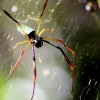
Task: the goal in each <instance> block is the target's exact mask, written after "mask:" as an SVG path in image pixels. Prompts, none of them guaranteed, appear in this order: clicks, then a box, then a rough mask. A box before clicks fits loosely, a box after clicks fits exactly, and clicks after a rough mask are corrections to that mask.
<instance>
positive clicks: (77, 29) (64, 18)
mask: <svg viewBox="0 0 100 100" xmlns="http://www.w3.org/2000/svg"><path fill="white" fill-rule="evenodd" d="M44 2H45V0H1V1H0V7H2V8H3V9H5V10H6V11H7V12H9V13H10V14H11V15H12V16H13V17H14V18H15V19H16V20H18V21H21V22H22V23H24V24H25V25H27V26H29V27H31V28H33V29H35V30H37V25H38V22H39V15H40V13H41V11H42V7H43V4H44ZM98 2H99V0H98ZM98 2H97V1H96V0H48V4H47V7H46V10H45V12H44V16H43V20H42V24H41V28H40V30H42V29H43V28H50V29H51V31H52V35H50V33H49V32H45V33H44V34H43V35H42V36H45V37H53V38H57V39H61V40H63V41H64V42H65V43H66V44H67V45H68V46H69V47H71V48H72V49H73V50H74V51H75V53H76V56H77V58H76V62H77V64H76V67H75V75H74V90H73V91H72V93H70V92H71V70H70V68H69V66H68V64H67V62H66V61H65V59H64V57H63V56H62V53H61V52H60V51H59V50H57V49H56V48H54V47H52V46H50V45H48V44H46V43H44V45H43V46H42V48H39V49H37V48H35V53H36V59H37V62H36V63H37V81H36V89H35V95H34V98H33V100H100V91H99V90H100V71H99V66H100V57H99V56H100V51H99V50H100V48H99V46H100V43H99V40H100V9H99V6H98V5H99V3H98ZM26 39H27V38H26V37H25V36H23V35H22V34H20V33H19V32H18V31H17V29H16V24H15V23H14V22H13V21H12V20H11V19H10V18H8V17H7V16H6V15H5V14H4V13H3V12H2V11H0V100H30V99H31V96H32V89H33V69H32V68H33V64H32V63H33V61H32V55H31V51H32V50H31V46H30V47H29V48H28V49H27V50H26V52H25V54H24V55H23V58H22V60H21V62H20V64H19V66H18V68H17V69H16V71H15V72H14V73H13V75H12V76H11V78H10V79H9V80H8V82H7V83H6V84H4V85H3V82H4V81H5V79H6V78H7V76H8V75H9V73H10V71H11V69H12V67H13V66H14V64H15V63H16V61H17V59H18V57H19V55H20V52H21V50H22V49H23V48H24V47H25V45H26V44H23V45H19V46H18V47H17V49H16V50H15V51H14V54H13V55H11V50H12V48H13V47H14V46H15V44H16V43H17V42H21V41H23V40H26ZM52 43H53V44H55V45H59V46H60V47H61V48H62V49H63V50H64V52H65V53H66V55H67V56H68V57H69V59H70V61H71V62H72V64H73V65H74V57H73V55H72V54H71V53H70V51H68V50H67V49H66V48H65V47H63V46H62V45H61V44H59V43H56V42H52Z"/></svg>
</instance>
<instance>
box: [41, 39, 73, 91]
mask: <svg viewBox="0 0 100 100" xmlns="http://www.w3.org/2000/svg"><path fill="white" fill-rule="evenodd" d="M42 41H43V42H46V43H48V44H50V45H52V46H53V47H55V48H57V49H59V50H60V51H61V53H62V54H63V56H64V57H65V59H66V61H67V63H68V65H69V66H70V69H71V71H72V80H71V82H72V91H73V84H74V66H73V65H72V63H71V62H70V60H69V58H68V57H67V56H66V54H65V53H64V51H63V50H62V48H60V47H59V46H56V45H54V44H52V43H50V42H49V41H46V40H42ZM72 91H71V92H72Z"/></svg>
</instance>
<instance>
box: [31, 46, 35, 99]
mask: <svg viewBox="0 0 100 100" xmlns="http://www.w3.org/2000/svg"><path fill="white" fill-rule="evenodd" d="M32 57H33V80H34V87H33V93H32V97H31V100H32V99H33V96H34V91H35V84H36V59H35V51H34V45H33V46H32Z"/></svg>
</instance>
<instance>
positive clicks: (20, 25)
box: [0, 7, 28, 38]
mask: <svg viewBox="0 0 100 100" xmlns="http://www.w3.org/2000/svg"><path fill="white" fill-rule="evenodd" d="M0 9H1V10H2V11H3V12H4V13H5V14H6V15H7V16H8V17H9V18H11V19H12V20H13V21H14V22H15V23H16V24H17V25H18V26H19V27H20V28H21V29H22V31H23V33H24V34H25V36H26V37H27V38H28V35H27V34H26V33H25V31H24V30H23V28H22V26H21V25H20V23H19V22H18V21H17V20H15V19H14V18H13V17H12V16H11V15H10V14H9V13H8V12H7V11H6V10H4V9H3V8H1V7H0Z"/></svg>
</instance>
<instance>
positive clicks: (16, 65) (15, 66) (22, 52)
mask: <svg viewBox="0 0 100 100" xmlns="http://www.w3.org/2000/svg"><path fill="white" fill-rule="evenodd" d="M29 46H30V43H28V44H27V45H26V46H25V47H24V49H23V50H22V51H21V54H20V56H19V58H18V60H17V62H16V64H15V65H14V67H13V69H12V70H11V72H10V74H9V76H8V77H7V79H6V80H5V81H4V84H5V83H6V82H7V81H8V79H9V78H10V77H11V75H12V74H13V72H14V71H15V69H16V68H17V67H18V64H19V62H20V60H21V58H22V56H23V54H24V52H25V51H26V49H27V48H28V47H29Z"/></svg>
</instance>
